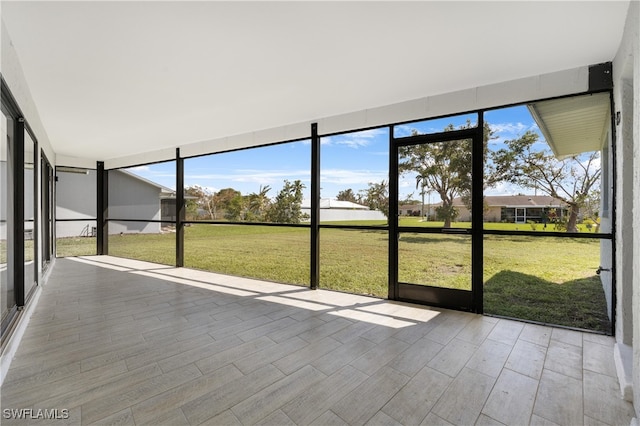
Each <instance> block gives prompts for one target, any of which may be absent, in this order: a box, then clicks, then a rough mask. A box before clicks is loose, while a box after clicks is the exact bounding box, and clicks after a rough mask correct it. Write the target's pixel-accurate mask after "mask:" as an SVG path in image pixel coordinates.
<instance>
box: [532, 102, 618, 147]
mask: <svg viewBox="0 0 640 426" xmlns="http://www.w3.org/2000/svg"><path fill="white" fill-rule="evenodd" d="M610 105H611V104H610V101H609V93H596V94H591V95H584V96H576V97H571V98H562V99H552V100H548V101H541V102H534V103H531V104H527V107H528V108H529V111H530V112H531V115H532V116H533V118H534V119H535V120H536V123H537V124H538V127H540V131H541V132H542V134H543V135H544V137H545V139H546V140H547V143H548V144H549V146H550V147H551V150H552V151H553V153H554V154H555V156H556V157H558V158H559V159H562V158H566V157H570V156H572V155H576V154H580V153H583V152H591V151H599V150H600V149H601V148H602V146H603V144H604V140H605V138H606V137H607V134H608V132H609V128H610V127H611V126H610V124H611V118H610V117H611V113H610Z"/></svg>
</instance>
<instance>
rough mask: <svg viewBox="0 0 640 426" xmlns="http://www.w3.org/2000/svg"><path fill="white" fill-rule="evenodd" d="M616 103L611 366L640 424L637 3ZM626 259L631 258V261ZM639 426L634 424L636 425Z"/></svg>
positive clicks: (617, 77) (616, 68)
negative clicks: (614, 321)
mask: <svg viewBox="0 0 640 426" xmlns="http://www.w3.org/2000/svg"><path fill="white" fill-rule="evenodd" d="M613 73H614V75H613V77H614V87H615V91H614V100H615V108H616V112H618V111H619V112H620V115H621V122H620V124H619V125H618V126H617V148H618V151H619V157H618V169H617V182H618V200H617V201H618V202H617V206H616V207H617V211H616V220H617V223H616V227H617V232H616V234H617V235H616V236H617V238H619V241H617V243H618V245H617V247H616V251H617V254H618V255H617V257H616V268H617V274H618V276H617V282H616V285H617V287H616V294H617V299H618V303H617V306H616V310H617V326H616V346H615V353H614V356H615V361H616V368H617V371H618V377H619V379H620V385H621V389H622V392H623V395H624V396H625V397H626V398H627V399H632V400H633V402H634V407H635V411H636V420H635V421H636V422H638V421H640V263H639V262H638V261H637V259H638V254H640V131H639V129H638V111H640V95H639V89H640V2H637V1H632V2H630V5H629V13H628V15H627V21H626V24H625V29H624V34H623V38H622V41H621V44H620V48H619V50H618V53H617V54H616V57H615V59H614V61H613ZM625 249H626V250H627V253H628V252H629V251H631V252H632V253H633V254H634V258H633V259H629V258H628V257H627V256H626V255H625V253H623V251H624V250H625ZM636 424H637V423H636Z"/></svg>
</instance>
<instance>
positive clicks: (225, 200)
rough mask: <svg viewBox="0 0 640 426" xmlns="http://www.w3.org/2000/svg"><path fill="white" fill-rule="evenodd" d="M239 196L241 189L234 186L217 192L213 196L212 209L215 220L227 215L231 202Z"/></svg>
mask: <svg viewBox="0 0 640 426" xmlns="http://www.w3.org/2000/svg"><path fill="white" fill-rule="evenodd" d="M238 196H241V195H240V191H238V190H235V189H233V188H224V189H221V190H220V191H218V192H216V193H215V194H214V196H213V200H212V209H211V212H212V216H213V220H218V219H219V218H220V216H226V210H227V208H228V207H229V203H230V202H231V200H233V199H234V198H235V197H238Z"/></svg>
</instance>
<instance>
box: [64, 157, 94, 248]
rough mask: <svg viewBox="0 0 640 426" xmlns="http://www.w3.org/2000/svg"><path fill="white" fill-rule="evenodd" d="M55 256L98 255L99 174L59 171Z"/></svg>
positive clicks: (65, 169) (72, 168) (74, 169)
mask: <svg viewBox="0 0 640 426" xmlns="http://www.w3.org/2000/svg"><path fill="white" fill-rule="evenodd" d="M56 177H57V179H58V181H57V182H56V197H55V199H56V256H58V257H65V256H88V255H95V254H96V232H97V229H96V226H97V225H96V215H97V212H96V208H97V203H96V201H97V200H96V196H97V194H96V190H97V189H96V188H97V183H96V171H95V170H90V169H83V168H77V167H60V166H58V167H56Z"/></svg>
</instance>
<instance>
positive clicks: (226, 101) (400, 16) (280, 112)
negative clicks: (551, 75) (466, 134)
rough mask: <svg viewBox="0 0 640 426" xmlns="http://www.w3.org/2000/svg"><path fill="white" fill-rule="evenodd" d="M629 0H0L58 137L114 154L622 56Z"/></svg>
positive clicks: (75, 148) (84, 153)
mask: <svg viewBox="0 0 640 426" xmlns="http://www.w3.org/2000/svg"><path fill="white" fill-rule="evenodd" d="M627 8H628V1H622V2H615V1H587V2H576V1H569V2H560V1H554V2H520V1H515V2H505V1H500V2H485V1H472V2H459V1H447V2H435V1H424V2H420V1H414V2H395V1H394V2H363V1H359V2H304V1H301V2H268V1H262V2H237V1H236V2H202V1H201V2H179V1H175V2H153V1H145V2H122V1H121V2H89V1H85V2H51V1H47V2H25V1H21V2H7V1H3V2H2V19H3V21H4V22H5V24H6V26H7V29H8V31H9V34H10V36H11V39H12V41H13V44H14V46H15V49H16V51H17V53H18V56H19V58H20V61H21V63H22V67H23V70H24V74H25V77H26V79H27V82H28V84H29V87H30V89H31V93H32V96H33V99H34V101H35V103H36V105H37V107H38V110H39V113H40V116H41V119H42V122H43V124H44V127H45V128H46V130H47V133H48V135H49V138H50V140H51V141H52V144H53V148H54V149H55V151H56V152H57V153H58V154H63V155H69V156H74V157H82V158H90V159H97V160H108V159H112V158H116V157H122V156H126V155H133V154H137V153H142V152H148V151H154V150H158V149H162V148H169V147H175V146H177V145H183V144H186V143H191V142H197V141H202V140H209V139H215V138H221V137H225V136H231V135H235V134H240V133H246V132H251V131H255V130H261V129H266V128H272V127H278V126H283V125H288V124H292V123H297V122H303V121H309V120H316V119H319V118H322V117H326V116H332V115H337V114H342V113H348V112H352V111H359V110H363V109H367V108H374V107H378V106H383V105H388V104H392V103H396V102H401V101H405V100H410V99H415V98H420V97H424V96H430V95H434V94H439V93H446V92H451V91H456V90H460V89H465V88H469V87H477V86H482V85H486V84H492V83H497V82H502V81H508V80H512V79H516V78H521V77H527V76H533V75H538V74H544V73H548V72H554V71H558V70H564V69H569V68H574V67H579V66H584V65H589V64H595V63H600V62H606V61H610V60H612V59H613V57H614V55H615V53H616V50H617V47H618V45H619V43H620V39H621V36H622V30H623V26H624V20H625V15H626V11H627Z"/></svg>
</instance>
